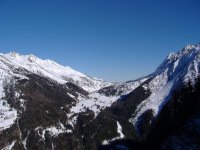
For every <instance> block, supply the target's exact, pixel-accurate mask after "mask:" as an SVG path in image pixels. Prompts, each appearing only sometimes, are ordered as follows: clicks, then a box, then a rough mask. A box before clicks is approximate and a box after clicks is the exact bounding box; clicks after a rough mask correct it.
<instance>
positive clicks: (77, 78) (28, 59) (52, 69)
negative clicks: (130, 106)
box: [0, 52, 111, 92]
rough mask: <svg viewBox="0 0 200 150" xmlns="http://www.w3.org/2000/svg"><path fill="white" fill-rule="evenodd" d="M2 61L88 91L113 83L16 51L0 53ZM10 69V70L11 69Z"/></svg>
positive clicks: (13, 66)
mask: <svg viewBox="0 0 200 150" xmlns="http://www.w3.org/2000/svg"><path fill="white" fill-rule="evenodd" d="M0 61H1V62H3V63H4V65H5V63H6V65H9V66H11V67H12V68H15V69H16V68H23V69H26V70H27V71H29V72H31V73H35V74H38V75H40V76H44V77H48V78H50V79H52V80H55V81H57V82H59V83H61V84H64V83H66V82H68V81H69V82H71V83H74V84H75V85H77V86H79V87H81V88H83V89H84V90H86V91H88V92H92V91H96V90H99V89H100V88H102V87H105V86H108V85H111V83H109V82H105V81H102V80H100V79H96V78H92V77H88V76H86V75H84V74H83V73H80V72H78V71H76V70H73V69H72V68H70V67H64V66H61V65H59V64H58V63H56V62H54V61H52V60H48V59H47V60H42V59H40V58H38V57H36V56H34V55H20V54H18V53H16V52H11V53H8V54H0ZM9 71H10V70H9Z"/></svg>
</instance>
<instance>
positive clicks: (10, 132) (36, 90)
mask: <svg viewBox="0 0 200 150" xmlns="http://www.w3.org/2000/svg"><path fill="white" fill-rule="evenodd" d="M147 65H148V64H147ZM199 71H200V44H196V45H187V46H186V47H184V48H183V49H182V50H180V51H179V52H177V53H170V54H169V56H167V57H166V58H165V60H164V61H163V62H162V63H161V65H160V66H159V67H158V68H157V69H156V70H155V71H154V72H153V73H151V74H150V75H147V76H145V77H141V78H139V79H137V80H133V81H128V82H121V83H113V82H107V81H103V80H101V79H96V78H92V77H89V76H87V75H84V74H83V73H80V72H78V71H76V70H73V69H72V68H70V67H64V66H61V65H59V64H58V63H56V62H54V61H52V60H42V59H40V58H38V57H36V56H34V55H20V54H18V53H16V52H11V53H8V54H0V149H4V150H7V149H17V150H18V149H19V150H23V149H25V150H29V149H30V150H32V149H33V150H36V149H45V150H46V149H52V150H54V149H59V150H61V149H65V150H67V149H69V150H71V149H76V150H77V149H80V150H82V149H98V148H99V149H101V148H108V149H109V144H112V143H115V141H118V142H119V143H120V144H118V145H117V144H114V146H111V147H110V148H112V149H123V148H124V149H131V148H130V147H129V146H127V145H126V144H124V145H123V140H131V142H133V141H134V142H136V144H138V143H140V142H141V143H142V142H143V141H146V140H147V139H149V135H154V133H156V131H154V129H153V126H156V125H157V124H156V123H155V122H156V121H155V120H159V118H162V119H163V118H165V117H163V112H165V111H166V112H167V113H169V114H168V115H170V111H169V110H173V108H176V106H173V105H171V104H170V103H172V102H173V97H174V92H175V91H177V90H179V89H182V87H183V86H184V85H185V84H188V83H191V85H195V83H196V81H197V79H198V76H199ZM191 101H192V99H191ZM184 106H185V105H184ZM166 107H167V108H168V109H167V108H166ZM179 110H181V109H180V108H178V109H177V112H179ZM197 112H198V111H197ZM161 116H162V117H161ZM187 119H188V118H187ZM190 119H191V118H190ZM160 120H161V119H160ZM163 120H164V121H163ZM163 120H162V122H165V121H166V122H167V119H163ZM197 120H198V115H197ZM157 122H159V121H157ZM171 122H172V121H171ZM194 122H195V121H194ZM182 124H183V123H182ZM194 125H196V126H197V128H198V127H199V129H200V126H199V125H200V124H199V122H198V121H197V123H194ZM156 127H157V128H158V129H162V130H164V129H163V128H161V127H162V125H158V126H156ZM174 127H175V126H174ZM170 131H171V130H170ZM198 131H199V130H198ZM198 131H196V132H198ZM160 132H162V131H160ZM170 133H171V132H170ZM198 135H200V132H199V134H198ZM170 136H171V135H169V137H170ZM174 137H175V136H174ZM176 138H177V137H176ZM190 139H191V138H190ZM184 140H185V142H184ZM195 140H197V141H195ZM188 141H189V142H188ZM194 141H195V142H196V143H197V144H196V145H195V144H194V143H192V141H190V140H188V139H187V138H186V137H183V140H182V141H180V139H178V138H177V140H174V139H173V138H171V139H168V141H165V142H164V140H163V141H162V142H159V143H157V147H156V149H167V146H168V148H169V149H170V148H171V149H183V148H191V149H192V148H193V149H195V148H196V149H198V148H200V144H198V139H196V138H194V139H193V142H194ZM167 142H168V143H167ZM163 143H165V144H163ZM166 143H167V144H166ZM170 143H171V144H170ZM184 143H187V145H188V144H191V145H193V146H188V147H186V146H184ZM199 143H200V142H199ZM166 145H167V146H166ZM181 146H184V147H181ZM154 148H155V147H154ZM135 149H137V146H135ZM138 149H141V147H140V148H138Z"/></svg>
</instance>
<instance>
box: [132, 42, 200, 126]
mask: <svg viewBox="0 0 200 150" xmlns="http://www.w3.org/2000/svg"><path fill="white" fill-rule="evenodd" d="M199 70H200V44H197V45H187V46H186V47H185V48H184V49H182V50H181V51H179V52H177V53H170V54H169V56H168V57H166V59H165V60H164V61H163V62H162V64H161V65H160V66H159V67H158V68H157V69H156V71H155V72H154V73H152V74H150V75H149V76H148V77H149V78H152V79H151V80H150V81H149V82H148V83H147V84H145V85H143V88H144V89H149V90H150V92H151V95H150V96H149V97H148V98H147V99H146V100H144V101H143V102H142V103H141V104H139V105H138V106H137V110H136V112H135V114H133V117H132V118H131V119H130V121H131V122H132V123H134V124H135V123H136V122H137V120H138V118H139V117H140V116H141V114H143V113H144V112H146V111H147V110H149V109H152V110H153V112H154V115H157V114H158V112H159V111H160V110H161V109H162V106H163V105H164V104H165V103H166V102H167V100H168V99H169V97H170V94H171V91H172V90H173V89H174V88H177V87H179V86H180V85H181V84H184V83H185V82H186V81H188V80H191V81H192V82H193V81H194V79H195V78H196V77H197V76H198V75H199Z"/></svg>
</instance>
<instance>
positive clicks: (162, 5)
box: [0, 0, 200, 81]
mask: <svg viewBox="0 0 200 150" xmlns="http://www.w3.org/2000/svg"><path fill="white" fill-rule="evenodd" d="M199 42H200V1H199V0H0V51H1V53H7V52H9V51H16V52H18V53H21V54H30V53H31V54H34V55H36V56H38V57H41V58H43V59H47V58H49V59H52V60H55V61H57V62H58V63H60V64H62V65H66V66H70V67H72V68H74V69H76V70H78V71H81V72H83V73H85V74H87V75H90V76H94V77H98V78H102V79H105V80H109V81H124V80H131V79H135V78H137V77H141V76H144V75H147V74H149V73H151V72H153V71H154V70H155V68H156V67H157V66H158V65H159V64H160V63H161V61H162V60H163V59H164V58H165V57H166V55H168V54H169V52H171V51H177V50H179V49H182V47H183V46H184V45H186V44H190V43H191V44H195V43H199Z"/></svg>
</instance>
